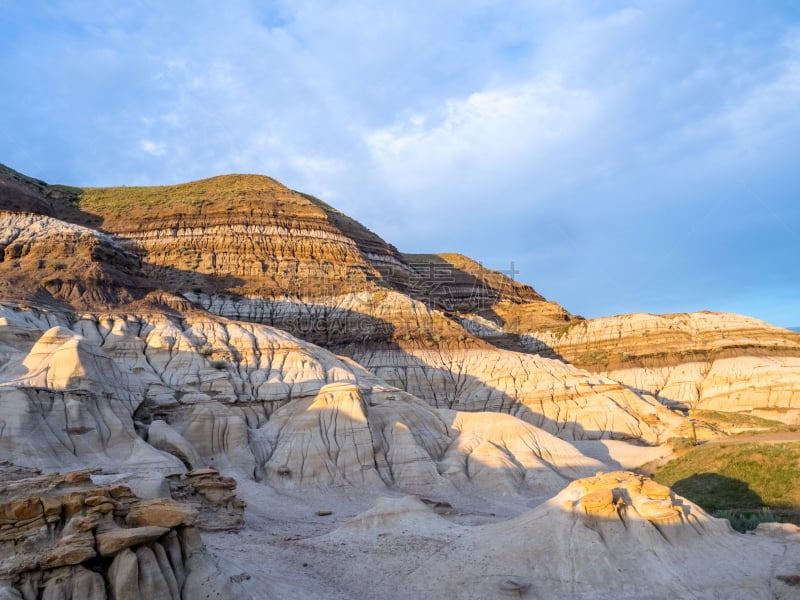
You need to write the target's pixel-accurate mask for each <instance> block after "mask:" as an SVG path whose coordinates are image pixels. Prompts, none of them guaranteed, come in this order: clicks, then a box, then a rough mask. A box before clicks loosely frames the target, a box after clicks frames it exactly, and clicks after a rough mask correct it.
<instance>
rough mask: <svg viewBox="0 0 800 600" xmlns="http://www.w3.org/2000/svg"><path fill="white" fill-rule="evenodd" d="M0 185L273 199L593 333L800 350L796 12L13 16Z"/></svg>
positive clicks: (54, 11) (364, 8)
mask: <svg viewBox="0 0 800 600" xmlns="http://www.w3.org/2000/svg"><path fill="white" fill-rule="evenodd" d="M0 71H1V72H2V74H3V87H2V92H0V162H3V163H5V164H7V165H9V166H11V167H13V168H15V169H17V170H19V171H22V172H24V173H27V174H30V175H33V176H36V177H39V178H41V179H44V180H47V181H49V182H58V183H67V184H74V185H87V186H88V185H117V184H127V185H134V184H163V183H176V182H181V181H188V180H192V179H199V178H203V177H209V176H212V175H217V174H221V173H232V172H240V173H241V172H248V173H261V174H266V175H270V176H272V177H274V178H276V179H278V180H279V181H282V182H283V183H285V184H287V185H289V186H290V187H293V188H295V189H299V190H302V191H305V192H309V193H312V194H315V195H317V196H320V197H322V198H323V199H325V200H326V201H328V202H329V203H331V204H333V205H334V206H336V207H337V208H339V209H341V210H343V211H345V212H347V213H348V214H350V215H351V216H353V217H355V218H357V219H358V220H360V221H361V222H363V223H364V224H365V225H367V226H368V227H370V228H371V229H373V230H374V231H376V232H377V233H379V234H380V235H382V236H383V237H384V238H386V239H387V240H389V241H390V242H392V243H394V244H395V245H397V246H398V247H399V248H400V249H401V250H403V251H407V252H428V251H458V252H462V253H464V254H468V255H470V256H472V257H473V258H476V259H478V260H480V261H482V262H483V263H484V264H485V265H486V266H489V267H492V268H498V269H502V268H507V266H508V265H509V263H510V262H511V261H514V263H515V266H516V268H517V269H518V270H519V271H520V273H519V275H518V276H517V278H518V279H521V280H523V281H526V282H528V283H530V284H532V285H533V286H534V287H535V288H536V289H537V290H539V291H540V292H541V293H543V294H545V295H546V296H547V297H549V298H551V299H554V300H556V301H558V302H560V303H562V304H563V305H565V306H566V307H567V308H568V309H569V310H571V311H573V312H575V313H579V314H583V315H585V316H600V315H605V314H617V313H624V312H633V311H649V312H674V311H684V310H700V309H709V310H725V311H732V312H739V313H744V314H749V315H752V316H756V317H759V318H763V319H765V320H767V321H770V322H773V323H775V324H778V325H784V326H791V325H800V277H798V275H800V261H799V260H798V257H800V233H798V226H800V194H799V193H798V190H800V3H798V2H795V1H786V2H780V1H763V2H751V1H739V0H725V1H722V0H719V1H718V0H686V1H681V0H664V1H659V0H651V1H642V2H614V1H602V0H598V1H593V2H577V1H576V2H570V1H568V0H565V1H556V0H540V1H536V0H520V1H514V0H507V1H489V0H475V1H464V0H461V1H450V0H443V1H439V2H421V1H420V2H416V1H406V2H404V1H398V2H391V3H390V2H370V1H368V0H360V1H348V0H342V1H337V2H315V1H306V0H297V1H293V2H256V1H244V0H240V1H230V2H225V3H219V2H204V1H202V0H199V1H194V2H182V1H178V0H173V1H169V2H164V1H163V0H162V1H153V2H150V1H129V2H125V3H119V2H82V1H79V0H76V1H70V2H66V1H65V2H59V1H52V2H44V1H31V2H19V1H17V0H0Z"/></svg>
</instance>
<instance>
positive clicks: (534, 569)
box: [392, 472, 791, 600]
mask: <svg viewBox="0 0 800 600" xmlns="http://www.w3.org/2000/svg"><path fill="white" fill-rule="evenodd" d="M405 525H406V523H405V522H403V523H401V524H400V525H399V527H403V526H405ZM748 538H749V539H748ZM748 538H744V537H743V536H741V535H740V534H737V533H736V532H734V531H733V530H732V529H731V528H730V525H729V523H728V522H727V521H725V520H718V519H713V518H711V517H709V516H708V515H707V514H706V513H705V512H704V511H703V510H702V509H700V508H699V507H697V506H696V505H694V504H692V503H691V502H688V501H687V500H685V499H683V498H681V497H679V496H676V495H675V494H674V493H672V492H671V491H670V490H669V489H668V488H664V487H663V486H659V485H658V484H655V483H654V482H652V481H650V480H648V479H646V478H643V477H641V476H639V475H634V474H632V473H626V472H615V473H600V474H598V475H597V476H595V477H591V478H588V479H582V480H578V481H574V482H573V483H571V484H570V485H569V486H567V487H566V489H564V491H562V492H561V493H559V494H558V495H557V496H555V497H554V498H552V499H551V500H549V501H548V502H547V503H545V504H543V505H541V506H539V507H537V508H535V509H533V510H532V511H530V512H528V513H525V514H524V515H522V516H521V517H518V518H516V519H512V520H510V521H506V522H503V523H499V524H495V525H486V526H482V527H477V528H474V529H473V530H471V531H468V532H464V533H462V535H461V536H460V537H459V538H458V539H456V540H454V541H453V542H452V543H451V544H450V545H449V546H448V548H447V552H446V553H442V554H441V555H439V556H438V557H437V560H432V561H427V562H425V563H424V566H422V567H420V568H418V569H415V570H414V571H413V572H411V573H408V574H407V575H406V576H405V577H404V581H405V582H406V584H405V585H404V586H403V587H404V590H403V594H408V595H411V596H414V597H416V598H497V597H506V596H505V595H504V594H506V593H509V592H511V593H513V594H512V595H516V596H517V597H532V598H566V599H587V600H588V599H589V598H592V599H594V598H600V599H603V598H608V599H612V598H614V599H626V598H630V599H633V598H636V599H641V598H653V599H655V598H665V597H675V598H684V597H691V598H702V599H706V598H708V599H711V598H720V597H725V598H737V599H742V600H744V599H749V598H763V599H765V600H766V599H767V598H776V597H783V598H788V597H790V596H788V595H782V594H786V593H791V588H790V587H788V586H781V589H782V590H783V591H782V592H780V593H778V592H777V588H778V586H776V584H779V582H777V581H776V580H775V578H774V576H773V575H772V569H773V567H774V564H775V563H774V562H773V563H772V564H770V561H778V562H780V561H781V560H782V555H783V553H784V552H785V551H787V550H786V548H787V547H786V546H785V545H784V543H777V544H770V543H759V542H758V541H756V540H755V539H753V537H752V536H748ZM756 544H758V547H759V549H760V550H759V552H763V553H764V554H763V555H761V556H758V557H756V556H753V555H752V552H751V551H750V550H748V548H749V547H750V546H751V545H756ZM645 582H646V583H645ZM512 583H513V584H514V585H512ZM392 597H401V596H400V595H395V596H392Z"/></svg>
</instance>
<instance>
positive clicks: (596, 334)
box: [523, 312, 800, 422]
mask: <svg viewBox="0 0 800 600" xmlns="http://www.w3.org/2000/svg"><path fill="white" fill-rule="evenodd" d="M523 342H524V343H525V344H527V345H528V347H529V348H530V349H531V350H535V351H538V352H542V353H544V354H550V355H552V353H555V354H557V355H559V356H561V357H562V358H564V359H565V360H567V361H569V362H571V363H572V364H575V365H578V366H581V367H583V368H585V369H588V370H591V371H593V372H595V373H598V374H601V375H603V376H605V377H609V378H611V379H614V380H616V381H619V382H621V383H624V384H626V385H627V386H629V387H631V388H633V389H636V390H639V391H641V392H643V393H645V394H649V395H652V396H654V397H656V398H657V399H658V400H659V401H660V402H661V403H663V404H665V405H668V406H678V407H682V408H699V409H707V410H722V411H746V412H754V413H756V414H760V415H762V416H766V417H770V418H773V419H777V420H784V421H788V422H798V420H800V335H798V334H797V333H795V332H792V331H789V330H786V329H781V328H779V327H773V326H771V325H768V324H767V323H764V322H763V321H759V320H757V319H752V318H749V317H742V316H739V315H730V314H723V313H707V312H706V313H688V314H675V315H649V314H633V315H622V316H618V317H606V318H602V319H592V320H588V321H581V322H575V323H574V324H569V325H567V326H565V327H563V328H562V329H561V330H557V331H549V332H538V333H534V334H531V335H529V336H525V337H524V338H523Z"/></svg>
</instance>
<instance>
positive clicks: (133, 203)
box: [80, 175, 291, 214]
mask: <svg viewBox="0 0 800 600" xmlns="http://www.w3.org/2000/svg"><path fill="white" fill-rule="evenodd" d="M275 191H283V192H287V193H289V194H291V192H289V191H288V190H286V188H284V187H283V186H282V185H281V184H280V183H278V182H277V181H275V180H274V179H271V178H269V177H265V176H262V175H223V176H220V177H212V178H210V179H202V180H200V181H192V182H189V183H181V184H178V185H161V186H120V187H102V188H83V189H82V190H81V193H80V207H81V209H83V210H86V211H88V212H96V213H106V212H109V211H112V212H115V213H117V214H121V213H122V212H123V211H126V210H130V209H133V208H148V207H155V206H159V207H164V206H169V205H173V204H189V205H192V206H202V205H205V204H211V203H213V202H216V201H225V202H230V201H233V200H243V199H247V198H249V197H252V196H256V195H260V194H263V193H265V192H275Z"/></svg>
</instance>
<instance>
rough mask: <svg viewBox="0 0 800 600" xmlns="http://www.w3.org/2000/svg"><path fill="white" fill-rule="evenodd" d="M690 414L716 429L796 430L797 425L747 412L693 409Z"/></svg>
mask: <svg viewBox="0 0 800 600" xmlns="http://www.w3.org/2000/svg"><path fill="white" fill-rule="evenodd" d="M689 416H690V417H691V418H693V419H697V420H698V421H702V422H704V423H708V424H709V425H713V426H714V427H715V428H716V429H719V430H722V431H730V430H731V429H742V430H745V429H746V430H749V431H750V432H752V431H759V432H765V433H766V432H776V431H795V430H796V429H797V426H792V425H787V424H786V423H782V422H780V421H775V420H773V419H765V418H763V417H757V416H755V415H751V414H747V413H736V412H722V411H718V410H692V411H690V413H689Z"/></svg>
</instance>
